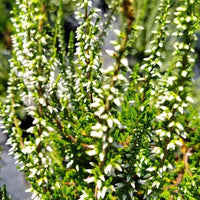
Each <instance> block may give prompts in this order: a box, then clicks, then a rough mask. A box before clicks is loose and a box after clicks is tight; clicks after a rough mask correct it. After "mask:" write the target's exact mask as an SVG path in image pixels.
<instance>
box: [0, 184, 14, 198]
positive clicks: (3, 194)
mask: <svg viewBox="0 0 200 200" xmlns="http://www.w3.org/2000/svg"><path fill="white" fill-rule="evenodd" d="M0 199H1V200H12V199H11V198H10V197H9V195H8V194H7V191H6V186H5V185H3V187H0Z"/></svg>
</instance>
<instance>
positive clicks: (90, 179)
mask: <svg viewBox="0 0 200 200" xmlns="http://www.w3.org/2000/svg"><path fill="white" fill-rule="evenodd" d="M94 180H95V178H94V176H92V177H88V178H86V179H84V181H85V182H87V183H92V182H94Z"/></svg>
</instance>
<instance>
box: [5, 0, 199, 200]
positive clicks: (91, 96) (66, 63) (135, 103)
mask: <svg viewBox="0 0 200 200" xmlns="http://www.w3.org/2000/svg"><path fill="white" fill-rule="evenodd" d="M139 2H140V1H139V0H138V1H137V0H135V1H133V0H113V1H110V2H109V12H108V13H107V15H106V16H105V17H101V13H99V12H100V10H99V9H97V8H94V7H92V1H89V0H83V1H81V3H77V6H76V7H77V9H78V11H76V12H75V15H76V19H77V20H78V22H79V26H78V28H77V30H76V32H75V34H74V33H71V35H70V40H69V44H68V52H66V50H65V49H66V47H65V46H66V44H65V43H66V41H64V29H63V20H64V19H63V5H64V4H63V3H62V0H61V1H60V5H59V7H58V9H57V19H56V21H54V24H52V22H51V23H50V21H49V16H50V14H51V13H50V9H49V7H50V6H51V3H49V2H48V1H47V0H16V6H15V8H14V9H13V18H12V23H13V25H14V33H13V36H12V42H13V57H12V59H11V60H10V67H11V71H10V79H9V82H8V84H9V87H8V95H7V102H6V104H5V105H3V106H2V107H1V109H2V112H1V116H2V119H3V128H4V129H5V132H7V133H8V134H9V137H10V138H9V140H8V144H9V145H10V146H11V148H10V153H11V154H13V155H14V157H15V159H16V160H17V161H16V162H17V163H19V164H20V170H21V171H23V172H24V173H25V175H26V179H27V180H28V182H29V183H30V185H31V187H30V190H29V191H31V192H32V194H33V195H32V198H33V199H35V200H38V199H44V200H50V199H52V200H56V199H58V200H62V199H69V200H74V199H79V200H83V199H85V200H92V199H110V200H114V199H120V200H129V199H132V200H139V199H149V200H152V199H166V200H169V199H177V200H181V199H184V200H185V199H188V200H189V199H190V200H192V199H194V200H197V199H199V198H200V188H199V185H200V167H199V160H200V153H199V147H200V133H199V131H200V123H199V116H198V114H197V113H195V111H194V110H193V109H192V97H191V85H192V68H193V64H194V55H195V53H194V49H193V46H194V41H195V39H196V38H195V31H196V29H197V28H198V20H199V15H198V12H197V9H198V7H197V5H198V4H199V3H200V2H199V0H179V1H176V0H160V1H156V2H157V3H158V2H159V4H158V5H157V6H158V10H157V13H158V14H157V16H156V19H153V20H154V21H155V24H154V25H152V27H153V30H148V31H152V35H151V36H150V37H148V38H150V40H151V42H150V43H149V44H148V43H147V44H146V47H143V48H144V49H146V51H145V53H143V57H144V58H142V60H141V59H140V60H139V59H138V58H137V55H138V53H139V52H138V51H139V50H138V44H139V43H143V42H142V41H140V42H139V43H138V39H141V34H144V32H143V31H144V30H143V29H144V27H145V26H143V23H144V22H145V13H144V10H143V12H141V15H140V13H139V12H138V10H137V9H135V8H137V6H138V5H139ZM148 2H149V1H148V0H146V1H144V7H143V9H146V8H145V6H147V3H148ZM152 2H153V1H152ZM150 3H151V1H150ZM154 4H155V3H154ZM139 7H140V8H142V5H141V3H140V6H139ZM116 16H119V19H118V20H119V21H120V30H116V29H115V30H112V26H111V24H112V21H113V20H114V19H115V17H116ZM153 16H154V15H153V14H152V15H151V17H152V18H153ZM146 18H148V15H146ZM145 30H146V31H147V29H145ZM112 31H114V33H115V36H116V37H115V40H114V41H110V42H111V43H112V44H113V49H112V50H111V49H109V50H105V53H106V54H108V56H109V57H110V59H111V61H112V63H111V65H110V66H107V65H106V63H104V62H103V59H102V54H103V53H104V50H103V46H104V43H105V38H106V36H107V35H108V34H109V33H110V32H112ZM74 41H76V42H75V44H74ZM170 45H172V46H170ZM132 58H133V59H134V61H133V62H132V61H131V60H132ZM22 110H23V111H24V112H25V114H26V115H28V116H30V117H32V118H33V123H32V126H31V127H30V128H28V129H27V130H23V129H22V128H21V126H20V123H21V121H20V118H19V113H20V112H22ZM25 133H26V135H27V134H28V137H24V134H25Z"/></svg>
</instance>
